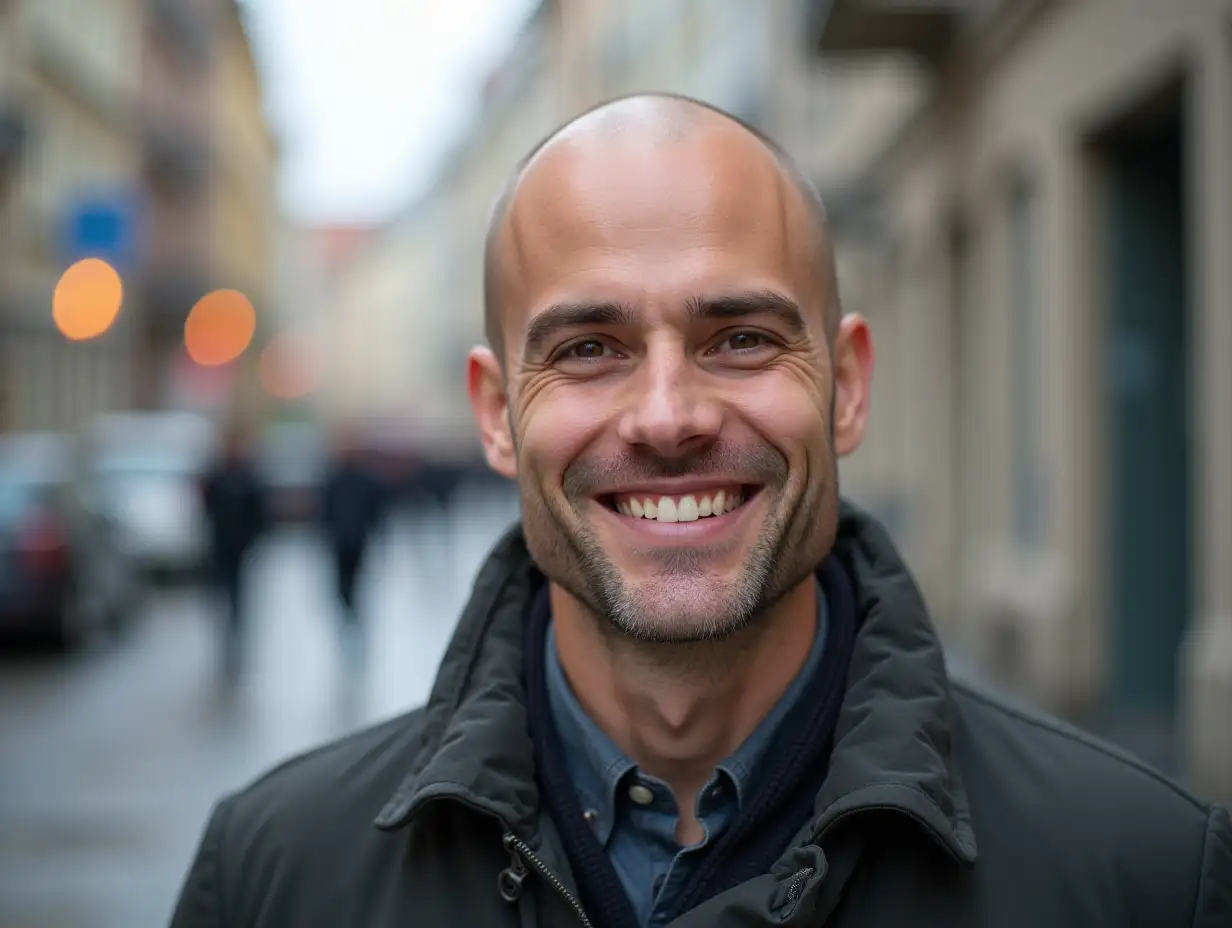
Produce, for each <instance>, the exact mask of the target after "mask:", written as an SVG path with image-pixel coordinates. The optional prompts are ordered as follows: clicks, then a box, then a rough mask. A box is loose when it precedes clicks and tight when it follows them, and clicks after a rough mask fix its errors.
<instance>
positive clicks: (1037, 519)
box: [1008, 177, 1047, 547]
mask: <svg viewBox="0 0 1232 928" xmlns="http://www.w3.org/2000/svg"><path fill="white" fill-rule="evenodd" d="M1038 231H1039V230H1038V196H1037V192H1036V190H1035V187H1034V185H1033V184H1032V183H1031V182H1030V181H1029V180H1027V179H1025V178H1021V177H1019V178H1016V179H1015V180H1014V181H1013V182H1012V184H1011V185H1010V191H1009V235H1008V242H1009V252H1010V253H1009V262H1008V270H1009V281H1008V282H1009V310H1010V378H1011V379H1010V403H1011V412H1010V422H1011V442H1012V444H1011V448H1012V453H1013V462H1012V467H1013V495H1014V499H1013V519H1014V522H1013V526H1014V537H1015V538H1016V539H1017V540H1018V541H1019V542H1020V543H1021V544H1022V545H1024V546H1026V547H1038V546H1039V545H1041V544H1042V543H1043V542H1044V533H1045V527H1046V525H1047V513H1046V511H1045V508H1046V503H1047V499H1046V494H1045V491H1044V485H1043V483H1044V480H1043V468H1042V464H1041V461H1042V449H1041V440H1042V436H1041V429H1040V405H1041V404H1040V400H1041V391H1042V390H1043V388H1044V382H1043V376H1042V375H1043V371H1042V370H1041V360H1042V359H1041V356H1040V338H1041V333H1040V306H1039V290H1038V284H1039V280H1040V262H1039V247H1038V245H1039V236H1038Z"/></svg>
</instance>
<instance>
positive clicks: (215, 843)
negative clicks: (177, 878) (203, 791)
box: [170, 800, 234, 928]
mask: <svg viewBox="0 0 1232 928" xmlns="http://www.w3.org/2000/svg"><path fill="white" fill-rule="evenodd" d="M228 808H229V807H228V805H227V802H226V801H225V800H224V801H223V802H220V803H219V804H218V805H217V806H215V808H214V810H213V812H212V813H211V814H210V819H209V822H208V823H207V824H206V826H205V833H204V834H203V835H202V837H201V843H200V844H199V845H198V847H197V854H196V857H194V858H193V862H192V866H191V867H189V870H188V876H187V877H185V879H184V885H183V886H182V887H181V889H180V898H179V900H178V901H177V902H176V905H175V911H174V913H173V914H172V916H171V926H170V928H224V926H226V928H234V926H233V925H232V923H231V922H230V921H228V920H227V917H226V914H225V913H224V911H223V893H222V867H223V863H224V860H223V854H224V853H225V850H224V847H223V838H224V834H225V831H226V819H227V812H228Z"/></svg>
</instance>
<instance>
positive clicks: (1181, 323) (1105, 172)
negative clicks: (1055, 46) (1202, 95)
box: [1095, 80, 1192, 732]
mask: <svg viewBox="0 0 1232 928" xmlns="http://www.w3.org/2000/svg"><path fill="white" fill-rule="evenodd" d="M1184 116H1185V87H1184V83H1183V82H1182V81H1179V80H1177V81H1173V82H1171V83H1169V85H1168V86H1166V87H1164V88H1163V89H1161V90H1160V91H1159V92H1158V93H1156V94H1153V95H1152V96H1151V97H1150V98H1149V99H1147V100H1144V101H1143V102H1142V103H1141V105H1140V106H1139V107H1138V108H1136V109H1135V111H1134V112H1132V113H1130V114H1128V115H1126V116H1125V117H1124V118H1122V119H1121V120H1119V121H1118V122H1117V124H1116V125H1114V126H1112V127H1111V128H1109V129H1108V130H1107V131H1105V132H1103V133H1101V135H1100V137H1099V138H1098V140H1097V141H1096V145H1095V148H1096V155H1097V163H1098V164H1099V165H1100V173H1101V179H1102V184H1101V186H1102V191H1103V196H1102V198H1101V200H1102V202H1101V206H1100V214H1099V215H1098V217H1097V219H1098V224H1099V226H1100V227H1101V240H1102V242H1103V244H1104V250H1103V267H1102V269H1101V270H1102V274H1103V280H1104V287H1103V292H1104V294H1105V298H1106V305H1105V324H1104V330H1103V349H1104V350H1103V374H1104V378H1105V379H1104V391H1105V392H1104V395H1105V406H1104V411H1105V414H1106V422H1107V434H1106V441H1107V445H1106V458H1105V460H1106V470H1105V478H1106V479H1105V481H1103V484H1104V487H1105V493H1106V496H1105V507H1104V512H1105V513H1106V514H1107V520H1108V521H1107V523H1106V530H1107V538H1108V561H1107V564H1108V575H1107V584H1108V585H1107V590H1108V599H1107V602H1108V607H1109V625H1108V630H1109V645H1110V648H1111V652H1110V658H1111V660H1110V664H1109V666H1110V677H1109V690H1108V694H1107V695H1108V709H1109V710H1110V712H1111V713H1112V715H1113V716H1114V717H1115V718H1119V719H1121V720H1125V721H1127V722H1128V721H1129V720H1131V719H1132V720H1133V721H1132V722H1130V725H1131V726H1132V727H1133V728H1135V729H1138V730H1140V731H1141V730H1143V729H1144V728H1145V729H1151V728H1157V729H1158V730H1159V731H1161V732H1163V731H1168V732H1170V731H1171V729H1172V723H1173V718H1174V714H1175V710H1176V706H1177V682H1178V667H1177V665H1178V656H1179V655H1178V652H1179V648H1180V644H1181V641H1182V638H1183V637H1184V634H1185V629H1186V627H1187V625H1188V623H1189V617H1190V612H1191V605H1192V602H1191V598H1192V583H1191V566H1192V565H1191V551H1190V548H1191V537H1192V533H1191V512H1190V510H1191V504H1192V500H1191V487H1190V473H1191V461H1190V456H1191V448H1190V434H1189V419H1190V408H1191V405H1190V398H1189V392H1190V391H1189V370H1190V365H1189V357H1188V355H1189V352H1188V341H1189V331H1188V329H1189V315H1190V312H1189V292H1188V291H1189V286H1188V279H1189V267H1190V257H1189V255H1190V245H1189V242H1188V221H1187V196H1188V184H1187V178H1186V173H1187V171H1186V164H1187V158H1186V143H1187V139H1186V132H1185V118H1184Z"/></svg>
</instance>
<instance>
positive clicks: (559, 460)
mask: <svg viewBox="0 0 1232 928" xmlns="http://www.w3.org/2000/svg"><path fill="white" fill-rule="evenodd" d="M588 392H589V391H579V390H576V389H563V388H562V389H553V390H544V391H542V392H541V393H539V394H538V395H537V396H536V397H535V400H534V402H533V403H530V404H528V405H527V406H526V408H525V409H524V410H523V411H522V413H521V414H520V415H519V417H518V432H519V436H518V437H519V439H520V445H519V453H520V457H521V458H522V464H523V465H527V466H529V467H530V468H531V472H532V473H535V474H537V475H538V476H539V477H540V478H543V477H544V476H547V475H556V476H559V475H560V474H561V473H563V471H564V470H565V468H566V467H568V466H569V464H570V463H571V462H572V461H574V460H575V459H576V458H577V457H578V456H579V455H581V454H582V453H583V452H584V451H585V450H586V449H587V448H588V447H590V446H591V445H592V444H593V443H594V441H595V440H596V437H597V436H599V435H600V434H601V433H602V432H603V430H604V429H605V428H606V426H607V423H608V420H609V418H610V417H609V415H608V413H607V412H606V409H605V405H604V403H603V402H602V401H601V400H599V399H597V398H596V397H594V396H590V395H588ZM547 482H551V481H550V480H549V481H547Z"/></svg>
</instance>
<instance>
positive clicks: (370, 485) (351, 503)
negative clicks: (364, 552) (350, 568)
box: [321, 462, 385, 551]
mask: <svg viewBox="0 0 1232 928" xmlns="http://www.w3.org/2000/svg"><path fill="white" fill-rule="evenodd" d="M384 490H385V488H384V486H383V485H382V484H381V481H380V479H379V478H378V477H377V475H376V474H375V473H373V472H372V471H371V470H369V469H368V468H366V467H363V466H361V465H360V464H358V463H353V462H346V463H343V464H340V465H339V466H337V467H334V468H331V470H330V472H329V474H328V476H327V477H326V478H325V482H324V485H323V486H322V488H321V496H322V500H321V521H322V524H323V527H324V529H325V534H326V536H327V538H328V539H329V542H330V544H331V545H333V546H334V547H335V548H340V549H343V550H352V551H353V550H358V549H362V548H363V547H365V546H366V545H367V543H368V539H369V538H370V537H371V536H372V533H373V532H374V531H375V530H376V527H377V524H378V523H379V522H380V520H381V515H382V511H383V507H384V502H385V492H384Z"/></svg>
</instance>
